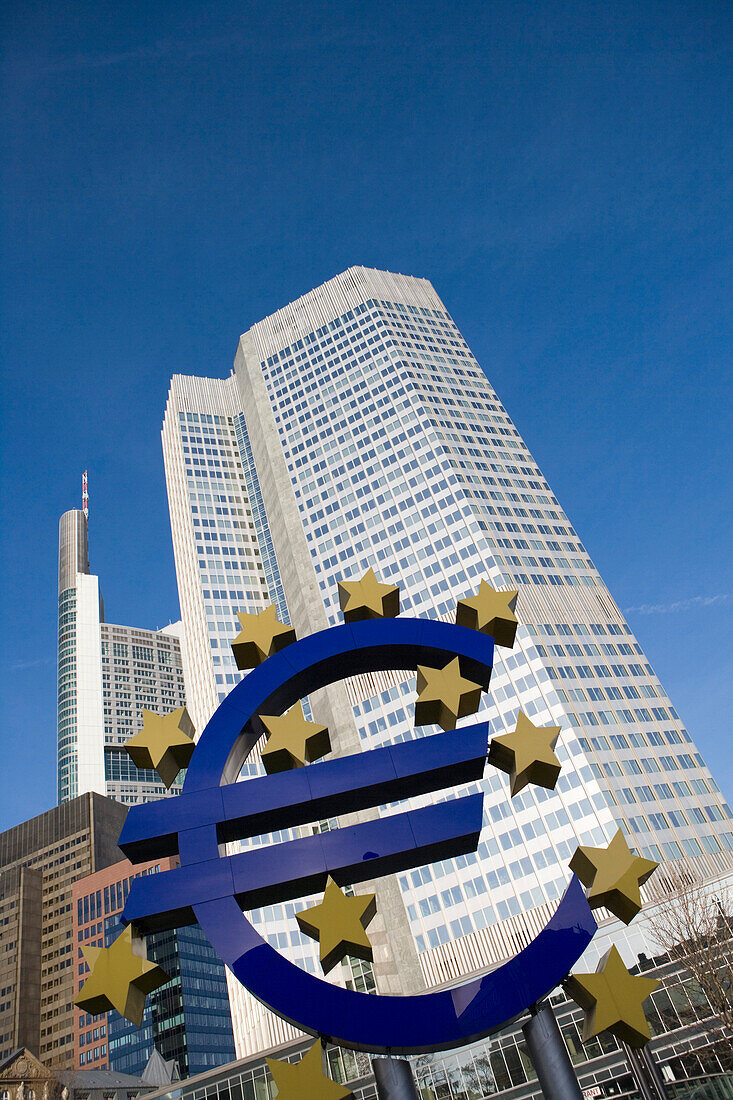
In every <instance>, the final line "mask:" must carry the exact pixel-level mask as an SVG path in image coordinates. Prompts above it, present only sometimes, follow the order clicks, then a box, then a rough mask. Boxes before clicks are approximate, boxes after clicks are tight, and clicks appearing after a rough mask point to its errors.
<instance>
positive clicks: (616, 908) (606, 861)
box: [570, 829, 659, 924]
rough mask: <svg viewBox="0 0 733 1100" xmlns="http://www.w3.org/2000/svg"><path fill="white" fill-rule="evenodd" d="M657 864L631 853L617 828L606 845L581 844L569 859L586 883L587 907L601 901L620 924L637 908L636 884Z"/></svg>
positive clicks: (628, 921)
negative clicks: (604, 846)
mask: <svg viewBox="0 0 733 1100" xmlns="http://www.w3.org/2000/svg"><path fill="white" fill-rule="evenodd" d="M658 866H659V865H658V864H657V863H654V862H653V861H652V860H651V859H643V858H642V857H641V856H635V855H634V853H633V852H632V851H631V849H630V848H629V846H628V844H627V843H626V840H625V838H624V834H623V833H622V832H621V830H620V829H619V830H618V831H617V832H616V835H615V836H614V838H613V840H612V841H611V843H610V844H609V845H608V847H607V848H586V847H585V846H584V845H582V844H581V845H580V846H579V847H578V848H576V850H575V855H574V856H573V858H572V859H571V860H570V870H571V871H573V872H574V873H575V874H576V875H577V876H578V878H579V879H580V881H581V882H582V883H583V885H584V886H589V887H590V890H589V891H588V902H589V904H590V907H591V909H598V908H600V906H601V905H603V906H605V907H606V909H610V911H611V912H612V913H613V915H614V916H615V917H618V919H619V920H622V921H623V922H624V924H629V923H630V921H632V920H633V919H634V917H635V916H636V914H637V913H638V912H639V910H640V909H641V895H640V893H639V887H640V886H641V884H642V883H643V882H646V880H647V879H648V878H649V876H650V875H651V874H652V873H653V872H654V871H655V869H656V868H657V867H658Z"/></svg>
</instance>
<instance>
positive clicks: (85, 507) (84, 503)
mask: <svg viewBox="0 0 733 1100" xmlns="http://www.w3.org/2000/svg"><path fill="white" fill-rule="evenodd" d="M81 510H82V512H83V513H84V519H86V520H88V519H89V486H88V485H87V471H86V470H85V471H84V473H83V474H82V475H81Z"/></svg>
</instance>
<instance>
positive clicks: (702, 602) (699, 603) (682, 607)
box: [624, 592, 733, 615]
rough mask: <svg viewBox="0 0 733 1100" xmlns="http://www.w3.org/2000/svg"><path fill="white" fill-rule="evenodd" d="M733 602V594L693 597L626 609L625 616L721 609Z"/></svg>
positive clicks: (724, 593)
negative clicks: (697, 608)
mask: <svg viewBox="0 0 733 1100" xmlns="http://www.w3.org/2000/svg"><path fill="white" fill-rule="evenodd" d="M731 602H733V594H731V593H729V592H723V593H721V594H720V595H717V596H691V597H690V599H689V600H675V602H674V603H642V604H640V605H639V606H638V607H626V608H624V615H629V614H631V613H634V612H635V613H636V614H637V615H671V614H674V612H675V611H691V610H692V609H693V608H695V607H719V606H720V605H721V604H727V603H731Z"/></svg>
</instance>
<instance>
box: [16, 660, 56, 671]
mask: <svg viewBox="0 0 733 1100" xmlns="http://www.w3.org/2000/svg"><path fill="white" fill-rule="evenodd" d="M54 660H55V657H38V658H37V659H36V660H35V661H15V663H14V664H12V665H10V671H11V672H22V671H24V670H25V669H26V668H37V667H38V666H39V665H50V664H51V662H52V661H54Z"/></svg>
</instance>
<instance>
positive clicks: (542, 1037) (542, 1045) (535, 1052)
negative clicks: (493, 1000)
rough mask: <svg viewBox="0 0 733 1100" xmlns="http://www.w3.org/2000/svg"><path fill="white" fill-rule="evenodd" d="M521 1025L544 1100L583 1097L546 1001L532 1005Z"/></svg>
mask: <svg viewBox="0 0 733 1100" xmlns="http://www.w3.org/2000/svg"><path fill="white" fill-rule="evenodd" d="M530 1011H531V1013H532V1015H531V1016H530V1018H529V1020H528V1021H527V1023H526V1024H525V1025H524V1027H523V1028H522V1031H523V1032H524V1037H525V1039H526V1040H527V1047H528V1048H529V1054H530V1058H531V1059H532V1064H533V1066H534V1068H535V1070H536V1071H537V1079H538V1081H539V1083H540V1088H541V1089H542V1094H543V1096H544V1097H545V1100H583V1094H582V1093H581V1091H580V1085H579V1084H578V1078H577V1077H576V1076H575V1070H574V1069H573V1064H572V1062H571V1061H570V1055H569V1054H568V1051H567V1047H566V1046H565V1042H564V1040H563V1037H562V1035H561V1034H560V1028H559V1027H558V1026H557V1020H556V1019H555V1013H554V1012H553V1011H552V1008H551V1006H550V1005H549V1004H547V1003H545V1004H542V1005H533V1006H532V1008H531V1009H530Z"/></svg>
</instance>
